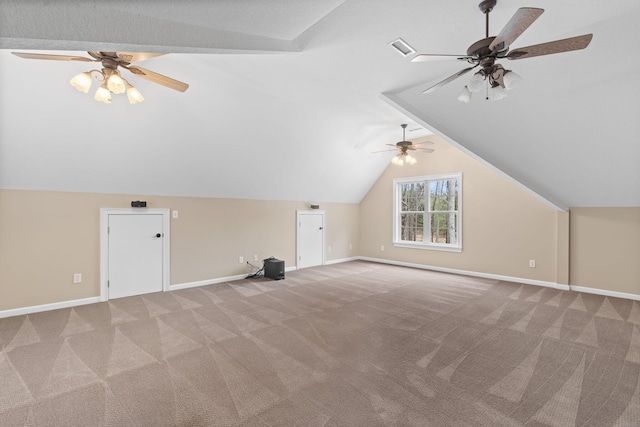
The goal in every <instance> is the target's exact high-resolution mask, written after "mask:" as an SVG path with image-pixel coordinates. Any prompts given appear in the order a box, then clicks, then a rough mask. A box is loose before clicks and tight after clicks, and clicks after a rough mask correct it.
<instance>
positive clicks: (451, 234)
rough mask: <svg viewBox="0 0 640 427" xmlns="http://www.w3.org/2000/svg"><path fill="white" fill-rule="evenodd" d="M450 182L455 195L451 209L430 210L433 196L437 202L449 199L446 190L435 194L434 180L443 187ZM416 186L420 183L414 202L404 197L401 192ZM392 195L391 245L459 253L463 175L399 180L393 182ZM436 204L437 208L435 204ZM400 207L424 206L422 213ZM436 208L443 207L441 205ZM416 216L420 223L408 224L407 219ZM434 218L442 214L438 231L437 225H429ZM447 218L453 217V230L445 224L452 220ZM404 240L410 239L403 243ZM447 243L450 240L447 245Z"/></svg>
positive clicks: (432, 208)
mask: <svg viewBox="0 0 640 427" xmlns="http://www.w3.org/2000/svg"><path fill="white" fill-rule="evenodd" d="M451 180H455V181H456V182H455V183H454V184H452V185H453V188H454V189H455V191H456V192H457V194H456V197H455V199H454V200H453V204H454V208H453V209H451V208H450V207H449V206H447V207H449V209H445V210H441V209H437V206H435V207H432V202H433V199H432V198H433V197H437V198H440V200H443V198H444V199H445V200H446V198H447V197H448V196H447V191H448V188H444V189H440V192H439V193H438V194H435V195H434V193H433V189H432V188H431V187H432V184H433V183H435V182H437V181H444V183H443V184H442V185H443V186H444V187H447V186H448V185H450V184H448V183H447V181H451ZM417 184H422V190H423V191H421V193H422V194H421V195H420V196H419V197H418V198H417V199H416V197H415V196H414V195H409V197H407V196H406V194H405V192H404V191H403V190H405V189H406V188H407V187H409V186H416V185H417ZM436 185H437V184H436ZM410 190H415V187H412V188H410ZM410 190H407V191H410ZM394 193H395V194H394V200H395V205H394V236H393V243H394V245H397V246H406V247H422V248H427V249H429V248H433V249H439V250H454V251H461V250H462V173H456V174H447V175H434V176H427V177H415V178H399V179H396V180H394ZM445 203H446V201H445ZM435 204H436V205H438V203H435ZM403 206H411V207H414V209H415V207H416V206H424V210H402V208H403ZM439 206H442V204H440V205H439ZM419 215H422V220H421V221H419V220H417V219H415V220H414V221H415V223H413V224H410V223H409V221H408V220H407V218H408V216H415V218H418V216H419ZM436 215H441V216H442V217H444V220H443V219H441V220H440V221H445V222H444V224H442V223H440V227H439V228H438V227H437V225H438V224H434V223H432V222H433V217H434V216H436ZM449 215H454V216H455V218H454V219H453V221H454V226H453V228H450V227H449V226H448V221H450V220H451V218H450V217H449ZM420 222H422V224H420ZM434 232H435V233H438V235H437V236H436V235H434V234H433V233H434ZM407 237H410V238H412V239H413V240H406V238H407ZM443 240H444V242H443ZM446 240H449V243H447V242H446Z"/></svg>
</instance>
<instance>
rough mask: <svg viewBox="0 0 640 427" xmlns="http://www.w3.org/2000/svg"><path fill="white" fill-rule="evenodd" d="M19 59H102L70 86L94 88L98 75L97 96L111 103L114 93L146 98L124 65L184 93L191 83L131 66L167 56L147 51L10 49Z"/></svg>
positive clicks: (133, 99) (139, 99) (134, 99)
mask: <svg viewBox="0 0 640 427" xmlns="http://www.w3.org/2000/svg"><path fill="white" fill-rule="evenodd" d="M11 53H13V54H14V55H16V56H19V57H20V58H26V59H47V60H54V61H79V62H99V63H101V64H102V67H103V68H102V69H101V70H90V71H87V72H83V73H80V74H78V75H77V76H75V77H74V78H73V79H71V85H72V86H73V87H75V88H76V89H78V90H79V91H81V92H84V93H87V92H88V91H89V88H90V87H91V77H92V75H93V74H95V77H96V80H98V81H99V82H101V83H102V84H101V86H100V88H98V91H97V92H96V96H95V99H96V100H97V101H101V102H105V103H107V104H110V103H111V93H124V92H125V90H126V92H127V97H128V98H129V102H130V103H131V104H137V103H138V102H142V101H143V100H144V98H143V97H142V95H141V94H140V92H138V90H137V89H136V88H134V87H133V85H131V84H130V83H129V82H128V81H127V80H126V79H124V78H122V77H121V75H120V71H119V70H118V68H124V69H125V70H128V71H129V72H131V73H132V74H134V75H136V76H138V77H141V78H143V79H145V80H149V81H151V82H153V83H157V84H160V85H162V86H166V87H168V88H170V89H173V90H177V91H179V92H184V91H185V90H187V89H188V88H189V85H188V84H186V83H183V82H180V81H178V80H175V79H172V78H170V77H167V76H163V75H162V74H158V73H155V72H153V71H149V70H147V69H145V68H142V67H138V66H137V65H131V64H132V63H134V62H139V61H144V60H145V59H149V58H154V57H156V56H161V55H164V53H144V52H99V51H88V52H87V53H88V54H89V56H91V58H87V57H84V56H72V55H49V54H40V53H24V52H11Z"/></svg>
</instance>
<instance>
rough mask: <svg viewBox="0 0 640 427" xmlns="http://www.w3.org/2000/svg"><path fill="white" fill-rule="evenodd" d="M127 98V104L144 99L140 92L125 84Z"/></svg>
mask: <svg viewBox="0 0 640 427" xmlns="http://www.w3.org/2000/svg"><path fill="white" fill-rule="evenodd" d="M127 98H128V99H129V104H137V103H139V102H142V101H144V98H143V97H142V94H141V93H140V92H138V89H136V88H135V87H133V86H131V85H127Z"/></svg>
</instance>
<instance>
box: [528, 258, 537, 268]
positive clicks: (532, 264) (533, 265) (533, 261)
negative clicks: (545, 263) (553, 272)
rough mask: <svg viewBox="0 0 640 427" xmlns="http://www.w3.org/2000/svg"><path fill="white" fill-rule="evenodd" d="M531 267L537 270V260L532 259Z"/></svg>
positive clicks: (530, 261)
mask: <svg viewBox="0 0 640 427" xmlns="http://www.w3.org/2000/svg"><path fill="white" fill-rule="evenodd" d="M529 267H531V268H536V260H535V259H530V260H529Z"/></svg>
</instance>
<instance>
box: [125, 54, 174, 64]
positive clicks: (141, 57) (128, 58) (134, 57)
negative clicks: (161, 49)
mask: <svg viewBox="0 0 640 427" xmlns="http://www.w3.org/2000/svg"><path fill="white" fill-rule="evenodd" d="M162 55H166V53H153V52H118V53H117V56H118V58H120V59H122V60H123V61H125V62H128V63H129V64H131V63H133V62H140V61H145V60H147V59H150V58H155V57H156V56H162Z"/></svg>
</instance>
